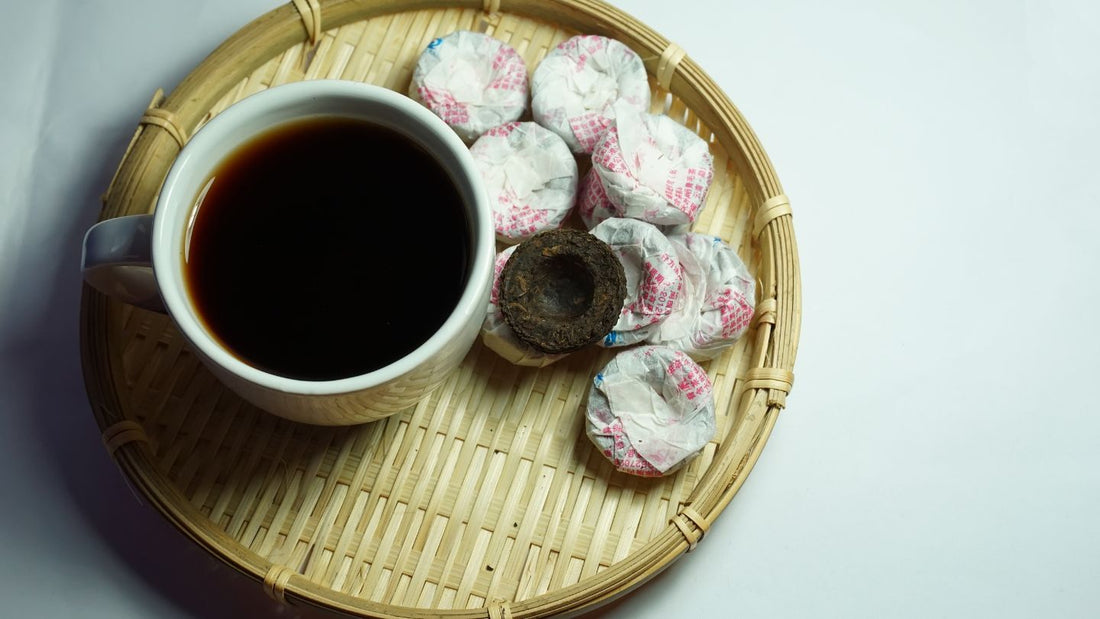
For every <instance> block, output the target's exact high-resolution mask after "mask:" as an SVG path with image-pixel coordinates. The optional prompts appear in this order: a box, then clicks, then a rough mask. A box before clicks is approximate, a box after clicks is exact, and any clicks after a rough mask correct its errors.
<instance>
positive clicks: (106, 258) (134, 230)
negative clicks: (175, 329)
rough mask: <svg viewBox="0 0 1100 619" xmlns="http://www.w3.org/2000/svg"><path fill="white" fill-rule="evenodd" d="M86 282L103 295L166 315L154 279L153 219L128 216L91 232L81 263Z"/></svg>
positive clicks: (102, 222)
mask: <svg viewBox="0 0 1100 619" xmlns="http://www.w3.org/2000/svg"><path fill="white" fill-rule="evenodd" d="M80 269H81V271H82V272H83V273H84V281H86V282H88V284H89V285H91V287H92V288H95V289H96V290H98V291H100V292H102V293H103V294H106V295H109V296H112V297H115V298H116V299H119V300H120V301H125V302H126V303H129V304H130V305H135V306H137V307H141V308H144V309H148V310H153V311H157V312H165V311H166V310H165V309H164V302H163V301H162V300H161V298H160V293H159V292H158V291H157V280H156V277H155V276H154V275H153V216H152V215H127V216H125V217H116V218H114V219H107V220H104V221H101V222H99V223H97V224H96V225H94V226H92V227H91V228H88V232H87V233H86V234H85V235H84V252H83V254H82V255H81V259H80Z"/></svg>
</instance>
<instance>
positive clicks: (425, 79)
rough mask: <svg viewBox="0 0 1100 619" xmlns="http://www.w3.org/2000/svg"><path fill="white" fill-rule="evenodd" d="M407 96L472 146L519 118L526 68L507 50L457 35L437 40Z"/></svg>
mask: <svg viewBox="0 0 1100 619" xmlns="http://www.w3.org/2000/svg"><path fill="white" fill-rule="evenodd" d="M409 96H410V97H412V98H413V99H416V100H417V101H419V102H421V103H422V104H424V105H425V106H426V107H427V108H428V109H430V110H431V111H433V112H435V113H436V115H437V116H439V117H440V118H442V119H443V120H444V122H446V123H447V124H448V125H450V126H451V128H452V129H454V130H455V132H456V133H458V135H459V136H461V137H462V139H463V140H465V141H466V142H472V141H473V140H475V139H477V137H478V136H479V135H481V134H482V133H484V132H485V131H487V130H488V129H490V128H492V127H496V126H497V125H501V124H504V123H506V122H511V121H513V120H516V119H517V118H519V117H520V115H522V114H523V110H524V109H525V108H526V107H527V65H526V64H524V62H523V58H521V57H520V55H519V54H518V53H517V52H516V50H514V49H512V48H511V47H510V46H509V45H508V44H506V43H504V42H502V41H500V40H497V39H494V38H493V37H490V36H487V35H484V34H481V33H479V32H471V31H469V30H459V31H457V32H452V33H451V34H449V35H447V36H445V37H443V38H441V39H435V40H434V41H432V42H431V43H429V44H428V48H427V49H425V50H424V52H423V53H421V54H420V58H419V59H418V60H417V62H416V68H415V69H414V70H413V77H412V83H411V85H410V86H409Z"/></svg>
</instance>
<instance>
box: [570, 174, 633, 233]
mask: <svg viewBox="0 0 1100 619" xmlns="http://www.w3.org/2000/svg"><path fill="white" fill-rule="evenodd" d="M577 214H578V215H580V217H581V221H582V222H584V227H586V228H588V229H589V230H591V229H592V228H595V227H596V225H597V224H599V223H600V222H602V221H603V220H605V219H610V218H612V217H622V216H623V213H622V211H621V210H620V209H619V207H617V206H615V204H614V203H613V202H612V201H611V200H608V199H607V192H606V191H604V188H603V183H602V182H601V181H600V175H599V174H596V171H595V170H589V171H588V174H585V175H584V179H582V180H581V188H580V190H579V191H578V193H577Z"/></svg>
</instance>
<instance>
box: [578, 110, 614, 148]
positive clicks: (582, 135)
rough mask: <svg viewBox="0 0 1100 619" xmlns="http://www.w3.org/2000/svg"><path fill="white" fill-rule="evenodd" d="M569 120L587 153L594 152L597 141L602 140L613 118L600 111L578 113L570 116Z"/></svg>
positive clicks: (579, 142)
mask: <svg viewBox="0 0 1100 619" xmlns="http://www.w3.org/2000/svg"><path fill="white" fill-rule="evenodd" d="M568 122H569V128H570V129H572V130H573V136H574V137H576V138H577V143H578V144H580V145H581V148H582V149H584V152H586V153H590V152H592V149H593V148H595V147H596V142H599V141H600V138H602V137H603V134H604V133H606V132H607V128H608V126H610V125H611V119H610V118H609V117H607V116H604V115H603V114H602V113H600V112H585V113H583V114H578V115H576V116H573V117H570V118H569V120H568Z"/></svg>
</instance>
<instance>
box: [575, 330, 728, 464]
mask: <svg viewBox="0 0 1100 619" xmlns="http://www.w3.org/2000/svg"><path fill="white" fill-rule="evenodd" d="M585 420H586V424H585V426H586V431H587V434H588V438H589V439H591V440H592V442H593V443H594V444H595V445H596V447H597V448H599V450H600V451H601V452H602V453H603V454H604V456H606V457H607V459H608V460H610V461H611V463H612V464H614V465H615V468H616V469H618V470H620V471H622V472H624V473H631V474H633V475H640V476H643V477H657V476H661V475H667V474H669V473H671V472H673V471H675V470H677V469H678V468H680V467H681V466H683V465H684V463H685V462H687V461H688V460H690V459H691V458H692V457H693V456H695V455H696V454H698V453H699V452H700V451H701V450H702V449H703V447H705V446H706V444H707V442H708V441H710V440H711V439H712V438H714V433H715V428H716V422H715V418H714V394H713V388H712V386H711V382H710V379H709V378H708V377H707V373H706V372H705V371H703V368H701V367H699V365H698V364H696V363H695V362H694V361H692V360H691V358H690V357H688V356H687V355H686V354H685V353H683V352H681V351H677V350H673V349H671V348H666V347H663V346H640V347H638V348H631V349H628V350H625V351H623V352H620V353H619V354H618V355H616V356H615V358H614V359H612V360H611V362H610V363H608V364H607V366H606V367H604V369H603V370H602V371H601V372H600V373H599V374H597V375H596V378H595V379H594V380H593V381H592V389H591V390H590V391H589V392H588V410H587V412H586V413H585Z"/></svg>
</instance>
